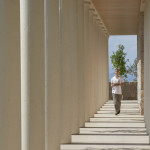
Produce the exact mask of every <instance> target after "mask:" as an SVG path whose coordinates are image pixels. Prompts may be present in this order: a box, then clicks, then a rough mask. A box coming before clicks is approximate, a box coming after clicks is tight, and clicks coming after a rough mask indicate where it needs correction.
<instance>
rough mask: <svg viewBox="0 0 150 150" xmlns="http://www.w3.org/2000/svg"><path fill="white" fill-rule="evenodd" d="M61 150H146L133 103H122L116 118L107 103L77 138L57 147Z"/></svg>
mask: <svg viewBox="0 0 150 150" xmlns="http://www.w3.org/2000/svg"><path fill="white" fill-rule="evenodd" d="M61 150H150V145H149V136H148V135H147V133H146V128H145V123H144V117H143V116H141V115H140V112H139V108H138V103H137V101H136V100H132V101H125V100H124V101H122V104H121V113H120V114H119V115H117V116H116V115H115V111H114V105H113V101H108V102H107V103H106V104H104V106H103V107H102V108H100V110H99V111H97V113H96V114H94V118H90V122H85V127H84V128H80V129H79V134H77V135H71V143H70V144H62V145H61Z"/></svg>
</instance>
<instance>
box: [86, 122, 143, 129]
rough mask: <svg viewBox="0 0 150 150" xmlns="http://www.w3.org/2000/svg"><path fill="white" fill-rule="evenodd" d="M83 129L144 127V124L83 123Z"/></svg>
mask: <svg viewBox="0 0 150 150" xmlns="http://www.w3.org/2000/svg"><path fill="white" fill-rule="evenodd" d="M85 127H115V128H117V127H118V128H119V127H123V128H126V127H131V128H132V127H133V128H134V127H135V128H137V127H143V128H144V127H145V123H137V122H136V123H128V122H119V123H103V122H85Z"/></svg>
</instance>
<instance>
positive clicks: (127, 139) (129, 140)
mask: <svg viewBox="0 0 150 150" xmlns="http://www.w3.org/2000/svg"><path fill="white" fill-rule="evenodd" d="M71 143H93V144H94V143H99V144H100V143H101V144H104V143H105V144H108V143H110V144H111V143H113V144H149V136H148V135H117V136H116V135H72V136H71Z"/></svg>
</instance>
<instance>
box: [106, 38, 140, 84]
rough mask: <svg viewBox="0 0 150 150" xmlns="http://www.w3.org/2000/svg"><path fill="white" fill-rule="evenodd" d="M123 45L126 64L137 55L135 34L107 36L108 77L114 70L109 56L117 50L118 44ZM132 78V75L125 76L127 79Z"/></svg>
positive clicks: (131, 62)
mask: <svg viewBox="0 0 150 150" xmlns="http://www.w3.org/2000/svg"><path fill="white" fill-rule="evenodd" d="M119 44H122V45H124V47H125V49H124V52H126V53H127V56H126V58H127V59H129V62H128V64H133V62H134V59H135V58H136V57H137V36H136V35H118V36H117V35H115V36H110V37H109V43H108V49H109V78H111V77H112V75H113V74H114V70H113V69H112V64H111V61H110V56H111V55H112V52H113V51H114V52H115V51H117V50H118V45H119ZM133 79H134V77H133V76H130V75H129V77H128V78H127V80H128V81H132V80H133Z"/></svg>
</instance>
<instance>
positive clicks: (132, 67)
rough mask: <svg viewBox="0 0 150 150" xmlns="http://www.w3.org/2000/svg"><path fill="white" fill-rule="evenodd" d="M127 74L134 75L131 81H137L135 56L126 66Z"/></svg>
mask: <svg viewBox="0 0 150 150" xmlns="http://www.w3.org/2000/svg"><path fill="white" fill-rule="evenodd" d="M128 74H130V75H132V76H134V77H135V79H134V80H133V81H137V58H135V60H134V62H133V64H132V65H131V64H130V66H128Z"/></svg>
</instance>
